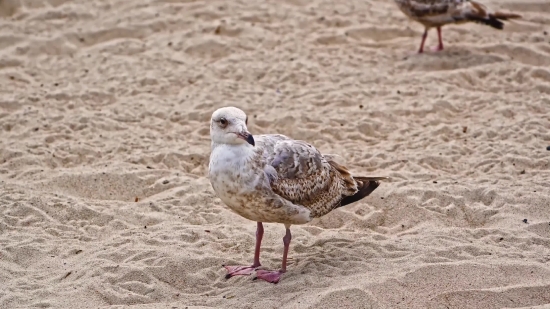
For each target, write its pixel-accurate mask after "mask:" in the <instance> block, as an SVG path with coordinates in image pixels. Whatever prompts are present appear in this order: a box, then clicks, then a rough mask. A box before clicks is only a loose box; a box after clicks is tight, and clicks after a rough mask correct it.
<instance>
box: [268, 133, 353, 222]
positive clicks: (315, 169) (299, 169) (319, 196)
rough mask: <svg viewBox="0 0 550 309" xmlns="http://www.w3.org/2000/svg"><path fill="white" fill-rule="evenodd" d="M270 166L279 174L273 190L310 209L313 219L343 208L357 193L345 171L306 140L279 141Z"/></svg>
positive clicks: (270, 157) (271, 155)
mask: <svg viewBox="0 0 550 309" xmlns="http://www.w3.org/2000/svg"><path fill="white" fill-rule="evenodd" d="M268 164H270V165H271V166H272V167H273V168H274V169H275V171H276V175H275V177H274V179H273V180H272V181H271V188H272V190H273V191H274V192H275V193H277V194H278V195H280V196H281V197H283V198H285V199H287V200H289V201H291V202H292V203H294V204H298V205H302V206H304V207H306V208H308V209H309V210H310V211H311V213H312V216H313V217H319V216H322V215H324V214H326V213H328V212H330V211H331V210H332V209H334V208H336V207H337V206H339V205H340V201H341V200H342V198H344V197H345V196H349V195H353V194H355V193H356V192H357V184H356V182H355V181H354V180H353V178H352V177H351V175H350V174H349V172H347V170H345V168H343V167H341V166H338V167H340V169H341V170H342V171H345V173H342V172H341V171H340V170H338V169H337V168H335V165H334V164H333V162H329V161H327V160H326V158H324V157H323V155H321V153H320V152H319V151H318V150H317V149H316V148H315V147H313V146H312V145H310V144H308V143H306V142H303V141H297V140H290V139H288V140H279V141H277V142H276V143H275V144H274V147H273V152H272V153H271V154H270V155H269V158H268ZM346 173H347V174H346Z"/></svg>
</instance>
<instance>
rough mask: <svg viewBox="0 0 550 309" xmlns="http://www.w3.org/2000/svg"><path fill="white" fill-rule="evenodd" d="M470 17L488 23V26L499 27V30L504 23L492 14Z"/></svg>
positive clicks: (478, 21)
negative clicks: (487, 16) (484, 16)
mask: <svg viewBox="0 0 550 309" xmlns="http://www.w3.org/2000/svg"><path fill="white" fill-rule="evenodd" d="M471 19H472V20H473V21H474V22H476V23H480V24H484V25H488V26H491V27H493V28H496V29H499V30H502V29H504V23H503V22H501V21H500V20H498V19H496V18H495V17H494V16H492V15H489V18H483V17H477V16H475V17H471Z"/></svg>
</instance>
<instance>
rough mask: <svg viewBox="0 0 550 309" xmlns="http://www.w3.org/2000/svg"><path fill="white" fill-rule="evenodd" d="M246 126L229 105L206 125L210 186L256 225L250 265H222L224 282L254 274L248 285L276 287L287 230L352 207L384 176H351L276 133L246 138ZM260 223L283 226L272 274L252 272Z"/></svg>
mask: <svg viewBox="0 0 550 309" xmlns="http://www.w3.org/2000/svg"><path fill="white" fill-rule="evenodd" d="M247 125H248V116H247V115H246V113H245V112H244V111H242V110H241V109H239V108H237V107H233V106H226V107H222V108H219V109H217V110H215V111H214V112H213V113H212V117H211V120H210V138H211V153H210V160H209V165H208V177H209V180H210V184H211V186H212V188H213V189H214V192H215V193H216V195H217V196H218V197H219V198H220V199H221V201H222V202H223V203H224V204H225V205H226V206H228V208H229V209H230V210H232V211H233V212H235V213H236V214H238V215H240V216H242V217H244V218H246V219H248V220H251V221H255V222H256V246H255V251H254V260H253V263H252V265H244V266H243V265H237V266H229V265H223V266H224V267H225V269H226V270H227V274H226V279H229V278H231V277H233V276H238V275H251V274H252V273H254V271H255V272H256V277H255V278H254V280H256V279H262V280H265V281H267V282H270V283H278V282H279V280H280V279H281V277H282V275H283V274H284V273H285V272H286V271H287V257H288V251H289V246H290V241H291V239H292V234H291V232H290V227H291V225H298V224H306V223H308V222H310V221H311V220H313V219H314V218H319V217H322V216H324V215H326V214H328V213H330V212H331V211H333V210H334V209H337V208H339V207H342V206H345V205H349V204H351V203H354V202H357V201H359V200H361V199H363V198H365V197H367V196H368V195H369V194H371V193H372V192H373V191H374V190H375V189H376V188H378V186H379V185H380V181H382V180H387V179H389V177H365V176H354V175H352V174H351V173H350V172H349V171H348V169H347V168H346V167H345V166H343V165H341V164H339V163H337V162H336V161H337V160H336V157H337V156H336V155H331V154H324V155H323V154H321V153H320V152H319V150H317V149H316V148H315V147H314V146H313V145H311V144H309V143H307V142H305V141H302V140H294V139H292V138H290V137H287V136H285V135H282V134H263V135H252V134H251V133H250V132H249V131H248V128H247ZM263 223H281V224H284V226H285V230H286V233H285V236H284V237H283V245H284V250H283V259H282V267H281V268H280V269H278V270H267V269H258V268H259V267H260V266H261V263H260V247H261V242H262V237H263V235H264V228H263Z"/></svg>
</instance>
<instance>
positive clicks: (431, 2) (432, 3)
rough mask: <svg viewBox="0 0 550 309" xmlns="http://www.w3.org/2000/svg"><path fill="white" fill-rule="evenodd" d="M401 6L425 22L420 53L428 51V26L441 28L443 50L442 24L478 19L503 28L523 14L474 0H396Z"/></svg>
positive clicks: (476, 20)
mask: <svg viewBox="0 0 550 309" xmlns="http://www.w3.org/2000/svg"><path fill="white" fill-rule="evenodd" d="M394 1H395V3H397V6H398V7H399V9H400V10H401V11H402V12H403V13H405V15H407V16H408V17H409V18H411V19H412V20H415V21H417V22H419V23H421V24H423V25H424V27H425V29H424V34H423V35H422V42H421V43H420V49H419V50H418V52H419V53H422V52H423V51H424V42H425V41H426V37H427V36H428V30H430V29H431V28H437V35H438V39H439V45H438V46H437V48H436V50H443V40H442V38H441V27H443V26H444V25H448V24H463V23H468V22H476V23H480V24H484V25H488V26H491V27H493V28H496V29H499V30H502V29H503V28H504V23H502V20H509V19H514V18H521V16H520V15H518V14H513V13H504V12H496V11H495V12H493V11H491V10H489V9H488V8H487V7H486V6H484V5H483V4H481V3H479V2H476V1H471V0H394Z"/></svg>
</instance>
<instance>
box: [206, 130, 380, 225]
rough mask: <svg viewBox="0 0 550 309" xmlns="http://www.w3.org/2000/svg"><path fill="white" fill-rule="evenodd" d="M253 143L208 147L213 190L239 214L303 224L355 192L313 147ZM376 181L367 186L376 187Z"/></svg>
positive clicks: (259, 138) (345, 174)
mask: <svg viewBox="0 0 550 309" xmlns="http://www.w3.org/2000/svg"><path fill="white" fill-rule="evenodd" d="M254 139H255V141H256V146H252V145H249V144H246V143H242V144H240V145H237V146H233V145H232V146H228V145H224V144H216V143H213V144H212V154H211V157H210V165H209V177H210V181H211V184H212V187H213V188H214V191H215V192H216V193H217V194H218V196H219V197H220V198H221V199H222V201H223V202H224V203H225V204H226V205H227V206H228V207H229V208H231V209H232V210H233V211H235V212H236V213H238V214H239V215H241V216H243V217H245V218H247V219H250V220H254V221H259V222H278V223H286V224H303V223H307V222H309V221H310V220H311V219H312V218H317V217H320V216H323V215H325V214H327V213H329V212H330V211H332V210H333V209H335V208H338V207H339V206H340V203H341V201H342V199H343V198H345V197H346V196H353V195H354V194H356V193H357V191H358V188H357V185H358V181H357V180H355V179H354V178H353V177H352V176H351V174H350V173H349V171H347V169H346V168H345V167H343V166H341V165H339V164H338V163H336V162H334V161H332V160H331V159H332V158H330V157H329V160H327V158H325V156H323V155H322V154H321V153H320V152H319V151H318V150H317V149H316V148H315V147H313V146H312V145H310V144H308V143H306V142H304V141H299V140H293V139H291V138H289V137H287V136H284V135H279V134H266V135H256V136H254ZM381 179H384V177H373V178H372V179H370V180H369V181H372V182H373V183H376V184H378V180H381ZM367 185H368V184H367Z"/></svg>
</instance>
